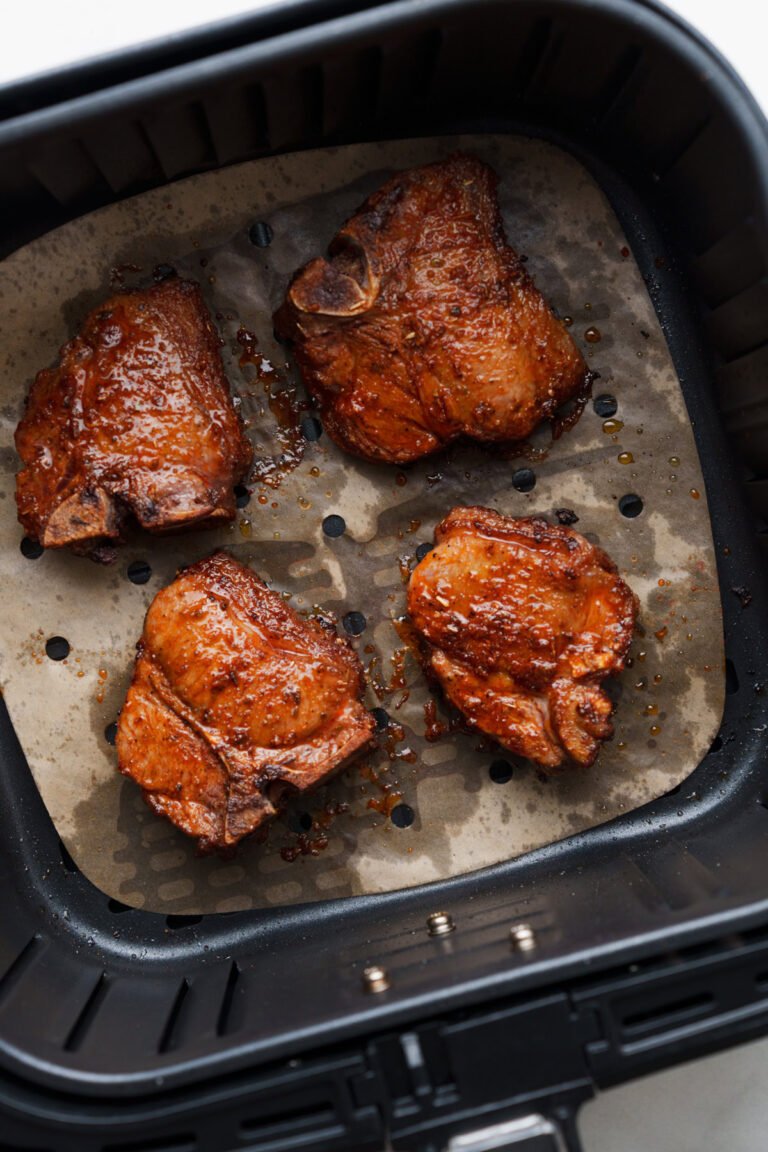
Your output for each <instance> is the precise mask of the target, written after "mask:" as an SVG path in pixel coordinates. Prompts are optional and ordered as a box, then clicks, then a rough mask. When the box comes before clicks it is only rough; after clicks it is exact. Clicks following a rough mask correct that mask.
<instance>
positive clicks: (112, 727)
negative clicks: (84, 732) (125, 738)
mask: <svg viewBox="0 0 768 1152" xmlns="http://www.w3.org/2000/svg"><path fill="white" fill-rule="evenodd" d="M104 739H105V740H106V742H107V744H111V745H112V747H114V746H115V743H116V741H117V721H116V720H113V721H112V723H111V724H107V726H106V728H105V729H104Z"/></svg>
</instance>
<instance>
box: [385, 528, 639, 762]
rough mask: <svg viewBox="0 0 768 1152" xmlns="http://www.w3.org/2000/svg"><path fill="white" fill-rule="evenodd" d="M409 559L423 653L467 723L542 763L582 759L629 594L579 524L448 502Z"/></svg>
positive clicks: (631, 605) (599, 715) (628, 616)
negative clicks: (428, 539) (425, 547)
mask: <svg viewBox="0 0 768 1152" xmlns="http://www.w3.org/2000/svg"><path fill="white" fill-rule="evenodd" d="M435 545H436V546H435V548H434V549H433V550H432V551H431V552H429V553H428V554H427V556H425V558H424V559H423V560H422V561H421V562H420V563H419V564H418V565H417V567H416V568H415V570H414V572H413V574H412V576H411V580H410V584H409V587H408V612H409V615H410V618H411V621H412V624H413V626H414V629H415V630H416V633H417V635H418V636H419V637H420V644H421V656H422V660H423V662H424V665H425V668H426V669H427V670H428V672H429V674H430V675H431V676H433V677H434V678H436V679H437V681H438V682H439V684H440V685H441V687H442V689H443V691H444V692H445V695H446V697H447V698H448V700H449V701H450V702H451V703H452V704H453V705H454V706H455V707H456V708H458V709H459V711H460V712H461V713H462V714H463V715H464V717H465V718H466V720H467V722H468V724H469V725H470V726H471V727H474V728H476V729H479V730H480V731H482V732H485V733H487V734H488V735H490V736H493V737H494V738H495V739H496V740H498V741H499V743H500V744H503V745H504V746H505V747H506V748H509V749H510V751H512V752H514V753H516V754H517V755H519V756H524V757H526V758H528V759H530V760H534V761H536V763H538V764H540V765H541V767H542V768H544V769H545V771H548V772H552V771H556V770H558V769H559V768H561V767H562V766H564V765H565V764H567V763H568V762H571V763H575V764H580V765H582V766H585V767H586V766H589V765H590V764H592V763H593V762H594V760H595V758H596V756H597V753H598V751H599V748H600V744H601V742H602V741H604V740H607V739H608V738H609V737H610V736H611V735H612V733H613V728H612V725H611V720H610V716H611V712H612V705H611V702H610V699H609V698H608V696H607V695H606V693H605V692H604V691H603V689H602V688H601V683H602V681H603V679H604V678H605V677H606V676H609V675H613V674H615V673H618V672H620V671H621V670H622V669H623V668H624V666H625V664H626V660H627V656H628V653H629V646H630V643H631V640H632V635H633V631H634V627H635V622H636V616H637V611H638V602H637V598H636V596H635V595H634V593H633V592H632V591H631V589H630V588H629V587H628V586H627V584H625V583H624V581H623V580H622V579H621V577H620V576H619V574H618V571H617V569H616V565H615V564H614V563H613V561H612V560H611V559H610V557H608V556H607V555H606V553H605V552H603V551H602V550H601V549H600V548H597V547H596V546H595V545H593V544H590V543H589V541H587V540H585V539H584V537H583V536H581V535H579V533H578V532H574V531H573V529H571V528H567V527H564V526H560V525H552V524H549V523H548V522H547V521H546V520H544V519H542V518H539V517H533V518H525V519H513V518H511V517H507V516H502V515H500V514H499V513H498V512H495V511H493V510H492V509H490V508H454V509H453V511H452V512H450V513H449V514H448V516H446V518H445V519H444V520H443V521H442V523H441V524H439V525H438V527H437V528H436V529H435Z"/></svg>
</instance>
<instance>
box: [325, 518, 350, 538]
mask: <svg viewBox="0 0 768 1152" xmlns="http://www.w3.org/2000/svg"><path fill="white" fill-rule="evenodd" d="M346 530H347V523H346V521H345V519H344V517H343V516H337V515H336V514H335V513H333V514H332V515H331V516H326V518H325V520H323V532H324V533H325V535H326V536H330V537H331V539H334V538H335V537H337V536H343V535H344V533H345V532H346Z"/></svg>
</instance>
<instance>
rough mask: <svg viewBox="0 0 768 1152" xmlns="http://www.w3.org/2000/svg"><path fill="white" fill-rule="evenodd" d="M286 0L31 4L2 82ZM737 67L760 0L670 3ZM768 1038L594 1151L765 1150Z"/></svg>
mask: <svg viewBox="0 0 768 1152" xmlns="http://www.w3.org/2000/svg"><path fill="white" fill-rule="evenodd" d="M276 2H277V3H279V0H131V3H129V4H106V3H101V4H98V3H94V0H67V3H66V5H64V4H62V3H61V0H23V3H21V4H14V5H13V8H12V15H9V11H8V9H6V11H5V12H4V16H3V34H2V37H0V83H7V82H9V81H14V80H18V79H20V78H21V77H24V76H30V75H34V74H38V73H41V72H47V71H49V70H51V69H55V68H60V67H63V66H66V65H67V64H71V63H73V62H74V61H77V60H82V59H86V58H88V57H94V56H99V55H102V54H104V53H107V52H112V51H115V50H116V49H120V48H124V47H127V46H129V45H136V44H141V43H143V42H146V41H151V40H156V39H158V38H161V37H165V36H170V35H174V34H176V33H178V32H180V31H183V30H185V29H189V28H192V27H199V26H201V25H205V24H207V23H209V22H211V21H214V20H215V21H218V20H223V19H226V18H227V17H231V16H236V15H238V14H240V13H244V12H252V11H254V10H256V9H258V8H264V7H267V6H270V5H272V4H274V3H276ZM669 7H670V8H672V9H673V10H674V11H676V12H677V13H679V15H681V16H682V17H684V18H685V19H686V20H688V21H689V22H690V23H691V24H693V25H695V26H696V27H697V28H698V29H699V30H700V31H701V32H703V33H704V35H705V36H707V37H708V38H709V40H710V41H711V42H712V43H713V44H714V45H715V47H717V48H718V49H719V50H720V51H721V52H722V54H723V55H724V56H725V57H727V59H729V60H730V62H731V64H732V65H733V66H734V67H735V69H736V70H737V72H739V73H740V74H741V76H742V79H743V80H744V81H745V82H746V83H747V85H748V86H749V87H750V88H751V90H752V92H753V94H754V95H755V96H756V98H757V99H758V101H759V102H760V104H761V105H762V107H763V109H764V110H765V111H767V112H768V67H766V64H765V55H766V48H765V41H764V37H763V36H762V35H761V34H760V31H761V30H760V29H759V28H758V27H757V13H758V12H759V11H760V4H759V2H758V0H727V2H724V0H671V2H670V3H669ZM767 1080H768V1039H767V1040H761V1041H758V1042H757V1043H754V1044H750V1045H747V1046H745V1047H742V1048H738V1049H734V1050H732V1051H730V1052H727V1053H723V1054H721V1055H718V1056H714V1057H709V1058H708V1059H706V1060H700V1061H697V1062H696V1063H694V1064H688V1065H684V1066H682V1067H680V1068H676V1069H673V1070H672V1071H670V1072H664V1073H660V1074H658V1075H656V1076H651V1077H647V1078H646V1079H645V1080H641V1081H636V1082H634V1083H632V1084H629V1085H626V1086H624V1087H622V1088H616V1089H613V1090H612V1091H610V1092H607V1093H605V1094H603V1095H602V1096H600V1097H599V1098H598V1099H597V1100H596V1101H594V1102H592V1103H590V1104H589V1105H587V1107H586V1108H585V1110H584V1112H583V1116H582V1124H581V1129H582V1138H583V1141H584V1146H585V1152H725V1150H727V1152H760V1149H762V1148H763V1147H764V1146H765V1144H766V1139H767V1138H766V1136H765V1133H766V1132H767V1131H768V1093H767V1092H766V1091H765V1086H766V1081H767Z"/></svg>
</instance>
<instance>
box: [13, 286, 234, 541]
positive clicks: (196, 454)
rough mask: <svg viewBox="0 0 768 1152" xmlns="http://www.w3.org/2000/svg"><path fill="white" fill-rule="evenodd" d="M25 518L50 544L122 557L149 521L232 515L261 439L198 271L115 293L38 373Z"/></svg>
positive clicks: (217, 519)
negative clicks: (239, 397) (230, 374)
mask: <svg viewBox="0 0 768 1152" xmlns="http://www.w3.org/2000/svg"><path fill="white" fill-rule="evenodd" d="M16 448H17V451H18V453H19V455H20V456H21V459H22V461H23V464H24V467H23V469H22V470H21V471H20V472H19V473H18V476H17V478H16V501H17V504H18V512H19V520H20V521H21V523H22V525H23V527H24V530H25V531H26V532H27V534H28V535H29V536H31V537H33V538H34V539H36V540H39V541H40V543H41V544H42V545H43V546H44V547H46V548H62V547H67V546H68V547H70V548H72V550H73V551H75V552H79V553H82V554H86V555H90V556H91V557H92V558H93V559H96V560H102V561H109V560H111V559H113V558H114V543H115V542H119V541H120V539H121V538H122V534H123V529H124V527H125V525H126V522H127V520H128V519H129V518H130V517H131V516H132V517H133V518H134V519H135V520H136V521H137V522H138V524H139V525H140V526H141V527H142V528H145V529H147V530H148V531H150V532H169V531H178V530H181V529H191V528H202V527H207V526H212V525H215V524H218V523H221V522H226V521H228V520H231V519H233V517H234V515H235V497H234V494H233V488H234V485H235V484H237V483H238V481H240V480H241V479H242V478H243V477H244V476H245V474H246V472H247V471H248V468H249V467H250V463H251V459H252V455H253V452H252V448H251V445H250V443H249V441H248V440H247V438H246V436H245V433H244V431H243V427H242V423H241V421H240V418H239V416H238V414H237V412H236V411H235V408H234V405H233V403H232V397H231V396H230V391H229V385H228V382H227V379H226V376H225V375H224V369H223V366H222V362H221V354H220V351H219V338H218V335H217V333H216V330H215V328H214V327H213V324H212V323H211V319H210V316H209V315H208V311H207V309H206V307H205V304H204V302H203V299H202V296H201V294H200V288H199V286H198V285H197V284H195V283H194V282H192V281H188V280H180V279H177V278H176V277H172V278H171V279H168V280H164V281H162V282H161V283H159V284H155V285H153V286H152V287H150V288H146V289H143V290H138V291H134V292H124V293H119V294H117V295H115V296H112V297H111V298H110V299H109V300H107V301H106V302H105V303H104V304H102V305H100V306H99V307H98V308H95V309H94V310H93V311H92V312H91V313H90V315H89V316H88V317H87V319H86V320H85V323H84V324H83V327H82V330H81V332H80V333H79V335H78V336H76V337H75V338H74V340H71V341H70V342H69V343H68V344H66V345H65V346H64V347H63V348H62V350H61V353H60V358H59V363H58V365H57V366H56V367H55V368H45V369H43V370H42V371H41V372H39V373H38V375H37V377H36V379H35V382H34V384H33V385H32V389H31V391H30V394H29V397H28V398H27V405H26V411H25V413H24V416H23V418H22V420H21V422H20V424H19V426H18V428H17V430H16Z"/></svg>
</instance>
